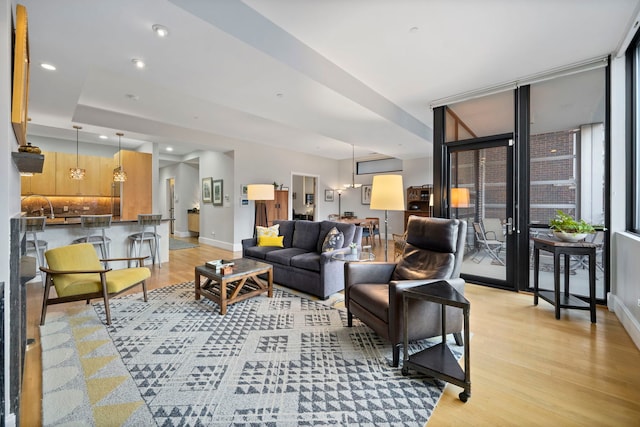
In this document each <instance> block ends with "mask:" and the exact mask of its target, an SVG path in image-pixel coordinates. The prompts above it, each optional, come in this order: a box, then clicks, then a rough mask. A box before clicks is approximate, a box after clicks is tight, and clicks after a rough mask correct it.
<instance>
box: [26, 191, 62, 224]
mask: <svg viewBox="0 0 640 427" xmlns="http://www.w3.org/2000/svg"><path fill="white" fill-rule="evenodd" d="M30 197H42V198H43V199H45V200H46V201H47V203H49V209H50V210H51V217H50V218H51V219H54V218H55V215H54V214H53V205H52V204H51V200H49V198H48V197H47V196H42V195H40V194H30V195H28V196H25V197H23V198H22V199H20V202H24V201H25V200H27V199H28V198H30ZM40 212H41V215H42V216H44V209H43V208H42V207H41V208H40Z"/></svg>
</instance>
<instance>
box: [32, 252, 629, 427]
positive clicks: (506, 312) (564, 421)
mask: <svg viewBox="0 0 640 427" xmlns="http://www.w3.org/2000/svg"><path fill="white" fill-rule="evenodd" d="M183 240H189V239H183ZM391 247H392V245H390V251H391ZM376 249H377V250H376V259H378V260H383V259H384V255H383V250H382V248H381V247H380V245H378V246H377V248H376ZM233 255H235V256H240V254H239V253H235V254H232V253H231V252H228V251H224V250H220V249H217V248H213V247H210V246H206V245H200V246H199V247H197V248H193V249H182V250H177V251H171V252H170V257H169V258H170V259H169V262H165V263H164V264H163V265H162V268H161V269H159V268H157V267H155V268H153V269H152V276H151V278H150V280H149V281H148V285H149V288H150V289H154V288H159V287H163V286H168V285H172V284H176V283H181V282H185V281H190V280H193V274H194V272H193V268H194V266H195V265H200V264H203V263H204V262H205V261H207V260H210V259H216V258H227V257H230V256H233ZM392 258H393V255H392V253H391V252H390V254H389V259H392ZM465 293H466V297H467V298H468V299H469V301H470V302H471V328H470V329H471V334H472V338H471V355H470V358H471V398H470V399H469V401H468V402H467V403H462V402H461V401H460V400H458V393H459V392H460V391H461V388H459V387H457V386H453V385H447V387H446V389H445V393H444V394H443V396H442V398H441V399H440V402H439V403H438V406H437V407H436V409H435V411H434V413H433V415H432V417H431V419H430V421H429V426H449V425H451V426H459V425H473V426H511V425H518V426H638V425H640V398H638V390H639V389H640V351H639V350H638V348H636V347H635V345H634V344H633V342H632V341H631V339H630V338H629V336H628V335H627V333H626V332H625V330H624V329H623V328H622V325H621V324H620V322H619V321H618V319H617V318H616V316H615V315H614V314H613V313H611V312H609V311H608V310H607V309H606V308H604V307H601V308H599V309H598V313H597V317H598V323H597V324H595V325H593V324H591V323H590V321H589V313H588V311H577V310H562V317H561V319H560V320H555V317H554V312H553V307H551V306H550V305H549V304H547V303H545V302H544V301H541V302H540V304H539V305H538V306H537V307H535V306H533V297H532V295H531V294H529V293H524V292H523V293H515V292H508V291H501V290H497V289H492V288H487V287H482V286H478V285H472V284H468V285H467V286H466V288H465ZM27 294H28V301H27V309H28V310H27V311H28V312H27V317H28V319H27V323H28V329H27V335H28V336H29V337H36V342H35V343H34V344H33V345H31V346H30V347H29V349H28V350H27V358H26V363H25V373H24V380H23V394H22V411H21V425H22V426H37V425H40V424H41V396H42V383H41V357H40V356H41V350H40V344H39V338H38V324H39V320H40V308H41V301H42V286H41V284H39V283H34V284H29V285H28V288H27ZM77 304H83V303H82V302H79V303H77ZM65 307H69V304H62V305H59V306H52V307H50V308H49V311H50V312H51V311H54V310H65Z"/></svg>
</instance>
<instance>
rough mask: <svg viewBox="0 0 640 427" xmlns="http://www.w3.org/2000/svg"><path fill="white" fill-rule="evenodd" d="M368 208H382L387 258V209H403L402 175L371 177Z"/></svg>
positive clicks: (385, 255)
mask: <svg viewBox="0 0 640 427" xmlns="http://www.w3.org/2000/svg"><path fill="white" fill-rule="evenodd" d="M369 208H370V209H380V210H384V260H385V262H387V260H388V255H387V252H388V245H389V241H388V239H387V236H388V223H389V213H388V211H403V210H404V209H405V206H404V187H403V186H402V175H376V176H374V177H373V184H372V186H371V205H370V206H369Z"/></svg>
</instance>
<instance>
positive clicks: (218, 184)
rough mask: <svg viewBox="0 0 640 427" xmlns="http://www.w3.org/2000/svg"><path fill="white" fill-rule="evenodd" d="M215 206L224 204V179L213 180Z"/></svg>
mask: <svg viewBox="0 0 640 427" xmlns="http://www.w3.org/2000/svg"><path fill="white" fill-rule="evenodd" d="M211 188H212V198H213V206H222V180H221V179H216V180H213V184H212V187H211Z"/></svg>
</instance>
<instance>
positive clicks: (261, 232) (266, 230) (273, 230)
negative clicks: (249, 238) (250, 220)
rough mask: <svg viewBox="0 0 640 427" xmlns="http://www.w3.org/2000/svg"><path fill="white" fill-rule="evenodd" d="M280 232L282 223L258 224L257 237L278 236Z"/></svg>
mask: <svg viewBox="0 0 640 427" xmlns="http://www.w3.org/2000/svg"><path fill="white" fill-rule="evenodd" d="M279 232H280V224H276V225H272V226H271V227H261V226H259V225H257V226H256V237H257V238H258V239H259V238H260V237H278V233H279Z"/></svg>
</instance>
